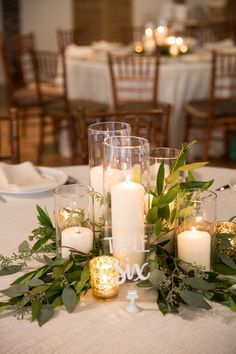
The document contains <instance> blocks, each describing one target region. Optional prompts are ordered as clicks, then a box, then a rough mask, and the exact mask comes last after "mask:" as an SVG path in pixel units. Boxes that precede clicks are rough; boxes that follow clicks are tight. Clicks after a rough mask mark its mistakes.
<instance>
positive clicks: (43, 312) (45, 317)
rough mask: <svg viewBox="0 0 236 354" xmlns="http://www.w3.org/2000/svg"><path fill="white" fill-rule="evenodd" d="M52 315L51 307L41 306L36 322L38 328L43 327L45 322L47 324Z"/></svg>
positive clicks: (52, 309)
mask: <svg viewBox="0 0 236 354" xmlns="http://www.w3.org/2000/svg"><path fill="white" fill-rule="evenodd" d="M53 314H54V308H53V307H52V306H51V305H43V306H42V308H41V309H40V311H39V313H38V316H37V320H38V324H39V326H40V327H41V326H43V325H44V324H45V323H46V322H48V321H49V320H50V319H51V318H52V316H53Z"/></svg>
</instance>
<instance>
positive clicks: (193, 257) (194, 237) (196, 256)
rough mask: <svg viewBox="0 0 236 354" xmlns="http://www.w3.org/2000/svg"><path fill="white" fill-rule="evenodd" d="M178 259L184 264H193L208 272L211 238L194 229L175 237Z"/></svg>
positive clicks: (204, 232)
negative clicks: (202, 267)
mask: <svg viewBox="0 0 236 354" xmlns="http://www.w3.org/2000/svg"><path fill="white" fill-rule="evenodd" d="M177 249H178V258H179V259H181V260H182V261H184V262H188V263H192V264H193V263H195V264H197V265H201V266H204V267H205V269H206V270H207V271H208V270H210V259H211V236H210V234H209V233H208V232H206V231H199V230H196V229H195V228H192V230H189V231H183V232H181V233H179V234H178V235H177Z"/></svg>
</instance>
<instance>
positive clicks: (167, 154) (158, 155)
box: [149, 147, 180, 189]
mask: <svg viewBox="0 0 236 354" xmlns="http://www.w3.org/2000/svg"><path fill="white" fill-rule="evenodd" d="M179 154H180V150H178V149H173V148H167V147H157V148H152V149H150V156H149V159H150V189H155V187H156V179H157V173H158V170H159V167H160V165H161V163H163V164H164V177H165V178H166V177H168V176H169V174H170V172H171V169H172V168H173V166H174V164H175V162H176V161H177V159H178V156H179Z"/></svg>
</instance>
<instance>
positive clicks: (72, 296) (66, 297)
mask: <svg viewBox="0 0 236 354" xmlns="http://www.w3.org/2000/svg"><path fill="white" fill-rule="evenodd" d="M62 302H63V304H64V305H65V308H66V310H67V311H68V312H73V311H74V309H75V307H76V305H77V296H76V293H75V291H74V290H73V289H72V288H71V287H69V286H66V287H65V288H64V289H63V292H62Z"/></svg>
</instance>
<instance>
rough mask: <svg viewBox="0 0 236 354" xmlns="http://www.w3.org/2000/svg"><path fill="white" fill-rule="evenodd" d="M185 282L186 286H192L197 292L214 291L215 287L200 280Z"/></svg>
mask: <svg viewBox="0 0 236 354" xmlns="http://www.w3.org/2000/svg"><path fill="white" fill-rule="evenodd" d="M183 282H184V284H186V285H189V286H191V287H192V288H194V289H197V290H213V289H214V287H213V286H212V285H211V284H210V283H208V282H207V281H206V280H204V279H200V278H183Z"/></svg>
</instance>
